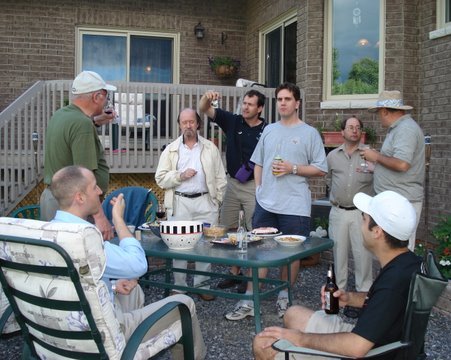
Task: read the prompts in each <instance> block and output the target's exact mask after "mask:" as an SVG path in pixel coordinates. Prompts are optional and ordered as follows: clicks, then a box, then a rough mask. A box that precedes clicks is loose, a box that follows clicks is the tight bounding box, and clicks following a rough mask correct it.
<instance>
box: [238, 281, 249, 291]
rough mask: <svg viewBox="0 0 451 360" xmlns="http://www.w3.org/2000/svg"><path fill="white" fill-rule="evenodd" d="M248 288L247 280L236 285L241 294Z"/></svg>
mask: <svg viewBox="0 0 451 360" xmlns="http://www.w3.org/2000/svg"><path fill="white" fill-rule="evenodd" d="M246 290H247V281H241V283H240V284H238V286H237V287H236V291H237V292H238V293H240V294H244V293H245V292H246Z"/></svg>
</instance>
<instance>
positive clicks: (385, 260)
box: [253, 191, 421, 360]
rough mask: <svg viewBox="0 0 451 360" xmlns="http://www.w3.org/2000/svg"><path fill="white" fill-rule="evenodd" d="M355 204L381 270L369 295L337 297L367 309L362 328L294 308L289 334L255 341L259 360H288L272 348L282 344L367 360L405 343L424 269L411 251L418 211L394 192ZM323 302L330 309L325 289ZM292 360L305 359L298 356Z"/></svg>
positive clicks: (271, 332) (279, 331)
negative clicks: (376, 350)
mask: <svg viewBox="0 0 451 360" xmlns="http://www.w3.org/2000/svg"><path fill="white" fill-rule="evenodd" d="M353 202H354V205H355V206H356V207H357V208H358V209H359V210H361V211H362V216H363V223H362V233H363V239H364V245H365V247H366V248H367V249H368V250H369V251H370V252H371V253H373V255H374V256H375V257H376V258H377V259H378V260H379V262H380V265H381V271H380V273H379V275H378V277H377V278H376V280H375V281H374V283H373V285H372V286H371V288H370V290H369V291H368V292H346V291H344V290H342V289H339V290H337V291H336V292H335V293H334V294H333V296H335V297H337V298H338V299H339V302H340V307H343V306H353V307H359V308H362V310H361V313H360V317H359V319H358V321H357V323H356V324H355V325H353V324H349V323H345V322H344V321H343V320H342V319H341V318H340V317H339V316H338V315H328V314H326V313H325V311H324V310H320V311H316V312H315V311H312V310H310V309H308V308H306V307H303V306H292V307H290V308H289V309H288V311H287V313H286V314H285V317H284V326H285V327H284V328H281V327H275V326H274V327H269V328H266V329H264V330H263V331H262V332H261V333H260V334H258V335H257V336H256V337H255V339H254V344H253V345H254V354H255V358H256V359H258V360H261V359H274V358H276V359H283V356H284V354H282V353H280V352H277V351H276V350H274V349H272V348H271V344H272V343H273V342H274V341H275V340H277V339H287V340H289V341H290V342H292V343H293V344H294V345H295V346H303V347H307V348H311V349H316V350H322V351H328V352H331V353H335V354H339V355H344V356H351V357H356V358H360V357H362V356H365V354H366V353H367V352H368V351H369V350H371V349H372V348H373V347H375V346H380V345H384V344H388V343H391V342H393V341H397V340H400V339H401V334H402V326H403V318H404V312H405V309H406V305H407V299H408V296H409V286H410V280H411V277H412V274H413V273H415V272H417V271H419V270H420V265H421V258H419V257H418V256H416V255H415V254H414V253H413V252H411V251H409V249H408V248H407V245H408V239H409V237H410V236H411V234H412V232H414V231H415V226H416V214H415V209H414V208H413V206H412V204H411V203H410V202H409V201H408V200H407V199H406V198H405V197H403V196H402V195H399V194H398V193H395V192H394V191H384V192H381V193H380V194H378V195H376V196H374V197H371V196H369V195H366V194H364V193H358V194H356V195H355V196H354V200H353ZM321 298H322V302H323V308H324V300H325V296H324V287H323V288H322V289H321ZM395 355H396V353H391V354H390V355H387V357H381V359H382V358H383V359H392V358H393V357H394V356H395ZM291 358H293V359H304V357H303V355H298V354H296V355H294V357H290V359H291ZM315 358H317V357H315ZM378 359H379V358H378Z"/></svg>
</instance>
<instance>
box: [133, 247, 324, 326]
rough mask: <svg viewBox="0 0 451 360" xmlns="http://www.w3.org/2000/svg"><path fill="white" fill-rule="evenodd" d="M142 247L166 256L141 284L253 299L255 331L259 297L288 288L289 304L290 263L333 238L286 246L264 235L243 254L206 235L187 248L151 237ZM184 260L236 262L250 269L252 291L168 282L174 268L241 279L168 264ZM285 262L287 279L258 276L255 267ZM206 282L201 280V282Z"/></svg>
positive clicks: (152, 255) (157, 254) (212, 276)
mask: <svg viewBox="0 0 451 360" xmlns="http://www.w3.org/2000/svg"><path fill="white" fill-rule="evenodd" d="M142 246H143V249H144V250H145V252H146V255H147V256H151V257H156V258H164V259H166V266H165V267H164V268H159V269H158V268H157V269H155V270H151V271H149V272H148V273H147V274H146V275H145V276H144V277H143V278H141V280H140V283H141V284H142V285H143V286H147V285H151V286H155V287H159V288H163V289H165V295H166V296H167V295H168V294H169V290H170V289H173V290H181V291H188V292H192V293H197V294H199V293H203V294H211V295H216V296H222V297H225V298H233V299H240V300H244V299H247V300H253V301H254V310H255V311H254V313H255V331H256V333H259V332H260V331H261V329H262V322H261V314H260V301H261V300H262V299H265V298H267V297H269V296H271V295H273V294H276V293H278V292H279V291H280V290H282V289H284V288H286V289H288V300H289V304H290V305H291V303H292V291H291V276H290V271H289V270H290V268H289V267H290V264H291V263H292V262H294V261H297V260H300V259H303V258H306V257H308V256H311V255H313V254H316V253H319V252H321V251H324V250H327V249H329V248H331V247H332V246H333V241H332V240H330V239H325V238H307V240H306V241H305V242H303V243H302V244H300V245H297V246H293V247H287V246H282V245H279V244H278V243H277V242H275V241H274V240H273V239H272V238H266V239H264V240H262V241H259V242H256V243H253V244H250V245H249V248H248V252H247V253H246V254H240V253H239V252H238V250H237V248H236V247H233V246H230V245H219V244H212V243H210V242H209V241H208V240H206V239H201V240H200V241H199V242H198V243H197V245H196V246H195V247H194V248H193V249H191V250H171V249H169V248H168V247H167V246H166V244H165V243H164V242H163V240H158V239H153V240H150V241H143V243H142ZM174 259H179V260H187V261H200V262H206V263H212V264H222V265H230V266H232V265H236V266H239V267H245V268H249V269H251V274H252V275H251V276H244V280H247V281H252V285H253V294H252V295H246V294H239V293H232V292H227V291H223V290H220V289H204V288H199V287H196V288H194V287H191V286H180V285H174V284H173V283H171V275H173V273H174V272H181V273H186V274H193V275H195V274H200V275H208V276H209V277H210V282H212V281H214V280H216V279H218V278H235V279H240V280H242V279H243V276H239V277H238V276H234V275H230V274H224V273H215V272H202V271H197V270H194V269H180V268H174V267H173V266H172V260H174ZM281 266H287V270H288V279H287V281H283V280H279V279H267V278H259V277H258V269H260V268H270V267H281ZM158 274H160V275H161V274H164V281H159V280H151V279H150V276H151V275H158ZM259 284H267V285H272V286H271V287H267V289H265V290H263V291H262V290H261V289H260V286H259ZM201 285H202V286H203V285H206V284H205V283H203V284H201Z"/></svg>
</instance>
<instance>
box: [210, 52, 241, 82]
mask: <svg viewBox="0 0 451 360" xmlns="http://www.w3.org/2000/svg"><path fill="white" fill-rule="evenodd" d="M208 62H209V64H210V68H211V70H212V71H213V72H214V73H215V74H216V76H217V77H218V78H219V79H230V78H233V77H236V76H237V74H238V70H239V68H240V62H239V60H235V59H232V58H231V57H228V56H223V57H222V56H217V57H215V58H212V57H209V58H208Z"/></svg>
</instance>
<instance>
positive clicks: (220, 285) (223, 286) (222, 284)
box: [217, 271, 246, 289]
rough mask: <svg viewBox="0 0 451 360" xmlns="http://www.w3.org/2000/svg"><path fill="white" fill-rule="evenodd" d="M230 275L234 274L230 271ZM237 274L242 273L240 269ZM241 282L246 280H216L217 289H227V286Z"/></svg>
mask: <svg viewBox="0 0 451 360" xmlns="http://www.w3.org/2000/svg"><path fill="white" fill-rule="evenodd" d="M230 275H234V274H232V273H230ZM237 275H243V274H242V272H241V271H240V272H239V273H238V274H237ZM243 283H244V284H246V282H245V281H242V280H236V279H224V280H221V281H220V282H218V285H217V286H218V288H219V289H228V288H231V287H234V286H235V285H240V284H243Z"/></svg>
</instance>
